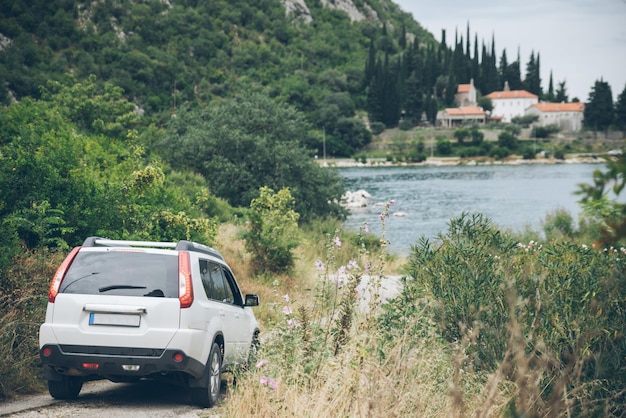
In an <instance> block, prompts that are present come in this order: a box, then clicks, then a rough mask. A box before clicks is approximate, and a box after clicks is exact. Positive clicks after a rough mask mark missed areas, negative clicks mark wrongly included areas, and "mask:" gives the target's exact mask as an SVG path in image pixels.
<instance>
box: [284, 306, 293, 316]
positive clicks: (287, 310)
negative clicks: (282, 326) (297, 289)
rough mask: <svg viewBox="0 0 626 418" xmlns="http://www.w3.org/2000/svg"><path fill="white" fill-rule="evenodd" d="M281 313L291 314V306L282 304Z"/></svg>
mask: <svg viewBox="0 0 626 418" xmlns="http://www.w3.org/2000/svg"><path fill="white" fill-rule="evenodd" d="M283 313H284V314H285V315H291V314H292V313H293V311H292V310H291V306H284V307H283Z"/></svg>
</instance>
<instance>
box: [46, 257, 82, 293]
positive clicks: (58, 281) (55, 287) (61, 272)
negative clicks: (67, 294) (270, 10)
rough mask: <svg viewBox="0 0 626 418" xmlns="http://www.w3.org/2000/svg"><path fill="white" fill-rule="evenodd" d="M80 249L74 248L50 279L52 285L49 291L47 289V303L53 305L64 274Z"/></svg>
mask: <svg viewBox="0 0 626 418" xmlns="http://www.w3.org/2000/svg"><path fill="white" fill-rule="evenodd" d="M80 248H81V247H74V249H73V250H72V251H71V252H70V253H69V254H68V255H67V257H65V260H63V262H62V263H61V265H60V266H59V268H58V269H57V272H56V273H55V274H54V277H53V278H52V283H50V289H48V302H50V303H54V300H55V299H56V297H57V295H58V294H59V288H60V287H61V282H62V281H63V278H64V277H65V273H66V272H67V269H68V267H69V266H70V264H72V261H74V257H76V254H78V250H80Z"/></svg>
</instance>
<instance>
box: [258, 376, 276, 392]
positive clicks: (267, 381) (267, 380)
mask: <svg viewBox="0 0 626 418" xmlns="http://www.w3.org/2000/svg"><path fill="white" fill-rule="evenodd" d="M259 383H261V385H262V386H269V388H270V389H272V390H276V389H277V388H278V385H277V384H276V381H275V380H274V379H272V378H271V377H267V376H261V380H260V381H259Z"/></svg>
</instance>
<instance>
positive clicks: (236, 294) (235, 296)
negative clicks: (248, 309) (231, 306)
mask: <svg viewBox="0 0 626 418" xmlns="http://www.w3.org/2000/svg"><path fill="white" fill-rule="evenodd" d="M224 279H225V280H226V283H227V284H228V287H229V288H230V293H231V295H232V301H233V302H232V303H235V304H237V305H243V298H242V297H241V292H240V291H239V288H238V287H237V282H236V281H235V277H234V276H233V274H232V273H231V272H230V270H228V269H227V268H224Z"/></svg>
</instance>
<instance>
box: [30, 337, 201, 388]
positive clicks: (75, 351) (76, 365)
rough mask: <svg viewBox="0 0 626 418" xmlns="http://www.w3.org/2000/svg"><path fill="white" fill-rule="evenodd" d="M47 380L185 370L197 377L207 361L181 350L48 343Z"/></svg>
mask: <svg viewBox="0 0 626 418" xmlns="http://www.w3.org/2000/svg"><path fill="white" fill-rule="evenodd" d="M39 357H40V359H41V362H42V366H43V373H44V378H45V379H46V380H57V379H58V378H59V375H71V376H85V377H97V376H102V377H107V376H124V377H146V376H150V375H153V374H158V373H161V374H162V373H170V372H182V373H186V374H188V375H190V376H193V377H195V378H198V377H201V376H202V375H203V373H204V369H205V368H204V365H203V364H202V363H201V362H199V361H198V360H196V359H194V358H191V357H189V356H188V355H187V354H186V353H185V352H183V351H181V350H165V349H158V348H142V349H137V348H127V347H97V346H95V347H94V346H82V345H56V344H46V345H44V346H43V347H41V349H40V350H39Z"/></svg>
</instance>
